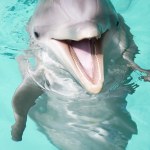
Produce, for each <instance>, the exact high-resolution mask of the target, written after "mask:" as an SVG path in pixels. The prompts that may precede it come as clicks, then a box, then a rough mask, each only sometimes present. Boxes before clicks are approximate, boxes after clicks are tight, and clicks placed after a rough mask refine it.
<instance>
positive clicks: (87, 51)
mask: <svg viewBox="0 0 150 150" xmlns="http://www.w3.org/2000/svg"><path fill="white" fill-rule="evenodd" d="M56 41H57V42H59V43H61V46H62V47H63V49H64V50H65V51H66V53H67V55H68V57H69V59H70V61H71V64H72V68H71V69H72V70H73V72H74V74H75V76H76V77H77V78H78V80H79V81H80V83H81V84H82V86H83V87H84V88H85V89H87V91H88V92H90V93H93V94H96V93H99V92H100V90H101V88H102V85H103V80H104V73H103V53H102V49H101V38H95V37H93V38H91V39H82V40H80V41H73V40H56Z"/></svg>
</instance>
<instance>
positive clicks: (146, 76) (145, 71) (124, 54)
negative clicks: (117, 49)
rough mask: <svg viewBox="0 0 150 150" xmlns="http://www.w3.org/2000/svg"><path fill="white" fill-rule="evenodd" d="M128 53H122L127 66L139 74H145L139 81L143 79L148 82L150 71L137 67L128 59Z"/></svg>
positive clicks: (149, 80)
mask: <svg viewBox="0 0 150 150" xmlns="http://www.w3.org/2000/svg"><path fill="white" fill-rule="evenodd" d="M128 53H129V52H128V51H125V52H124V53H123V58H124V59H125V60H126V61H127V64H128V66H129V67H130V68H131V69H132V70H138V71H140V72H141V73H144V74H146V75H145V76H141V79H143V80H144V81H148V82H150V70H146V69H143V68H141V67H140V66H139V65H137V64H136V63H135V62H134V61H133V60H132V59H130V57H129V54H128Z"/></svg>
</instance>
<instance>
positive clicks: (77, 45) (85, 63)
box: [71, 39, 94, 78]
mask: <svg viewBox="0 0 150 150" xmlns="http://www.w3.org/2000/svg"><path fill="white" fill-rule="evenodd" d="M91 42H92V41H91V40H88V39H84V40H81V41H72V42H71V46H72V49H73V50H74V52H75V54H76V56H77V58H78V61H79V62H80V65H81V66H82V69H83V70H84V72H85V73H86V74H87V75H88V76H89V77H90V78H93V70H94V66H93V58H92V43H91Z"/></svg>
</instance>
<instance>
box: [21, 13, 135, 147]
mask: <svg viewBox="0 0 150 150" xmlns="http://www.w3.org/2000/svg"><path fill="white" fill-rule="evenodd" d="M119 17H120V16H119ZM119 21H120V22H121V23H123V20H122V18H121V17H120V20H119ZM120 26H122V24H121V25H120ZM123 26H124V28H125V29H126V30H127V33H128V34H129V35H130V32H129V28H128V27H127V26H126V25H124V23H123ZM108 35H109V34H108ZM106 37H107V39H109V36H106ZM130 38H131V41H132V36H131V35H130ZM104 40H105V38H104ZM104 46H105V45H104ZM117 46H118V42H117V45H115V48H118V47H117ZM133 46H134V44H133ZM34 48H35V49H34ZM133 48H135V49H136V48H137V47H136V46H134V47H133ZM105 49H106V51H104V69H105V78H104V79H105V80H104V84H103V88H102V90H101V92H100V94H96V95H95V94H89V93H88V92H87V91H86V90H85V89H84V88H82V86H81V85H80V84H79V83H78V82H77V79H74V77H72V75H70V73H69V72H68V71H66V70H65V68H64V66H62V65H61V64H60V63H59V62H57V63H56V62H54V60H55V59H56V57H55V56H53V57H52V56H51V55H50V54H49V53H48V51H49V50H48V48H47V47H46V46H43V45H42V47H40V50H39V51H38V48H36V47H32V49H31V51H30V50H29V51H28V52H27V54H25V55H22V56H23V57H22V56H21V57H20V58H21V59H20V58H19V61H20V62H19V64H20V65H21V68H22V69H23V71H22V72H23V76H25V77H26V76H27V77H28V76H31V79H32V80H31V82H32V81H34V83H35V84H37V85H38V86H40V88H42V90H44V92H45V93H46V94H47V95H42V97H40V98H39V99H38V100H37V101H36V105H35V106H34V107H33V108H32V109H31V111H30V116H31V117H32V118H33V119H34V120H35V121H36V123H37V124H38V125H39V128H40V130H41V131H42V132H43V133H45V134H46V135H47V137H48V138H49V139H50V141H52V142H53V143H54V144H55V145H56V146H57V147H58V148H60V149H73V148H75V149H125V147H126V145H127V141H128V140H129V139H130V138H131V135H132V134H133V133H136V126H135V123H134V122H133V121H132V120H131V118H130V115H129V113H128V112H127V111H126V101H125V98H126V96H127V94H129V93H130V94H131V93H133V92H134V88H135V87H136V85H134V84H128V83H129V82H130V80H131V79H130V78H127V77H128V76H129V74H130V73H131V71H132V70H131V69H130V68H129V67H127V63H126V61H125V60H123V59H122V57H121V56H120V55H119V56H120V57H121V58H120V57H119V58H117V64H116V63H115V61H114V62H113V60H111V59H110V58H112V56H117V55H116V53H115V54H113V52H109V53H108V50H109V49H110V47H109V48H105ZM118 49H119V48H118ZM32 50H37V52H35V53H36V54H37V53H38V52H39V55H40V59H41V60H42V65H43V64H44V66H46V67H48V69H47V68H46V69H47V70H51V71H52V72H49V73H48V74H47V72H46V73H45V74H44V76H42V78H41V72H40V74H38V75H39V76H38V77H36V76H34V71H35V70H36V67H37V66H35V68H34V67H33V69H31V68H32V66H28V65H29V63H28V62H27V61H26V60H28V59H30V58H32V57H33V54H32ZM136 52H137V51H134V53H133V55H132V57H133V56H134V54H136ZM105 53H106V54H105ZM41 54H42V55H41ZM36 56H37V55H36ZM50 56H51V57H50ZM49 57H50V58H49ZM45 58H46V60H45ZM49 60H51V62H50V61H49ZM109 61H111V62H109ZM31 63H32V62H31ZM40 63H41V62H40ZM49 63H50V64H49ZM51 64H52V65H51ZM40 65H41V64H38V67H39V66H40ZM42 69H43V68H42ZM44 69H45V68H44ZM24 70H25V71H24ZM47 70H46V71H47ZM26 71H27V72H26ZM42 71H43V70H42ZM53 73H55V74H54V76H52V75H53ZM49 74H50V75H51V77H53V79H54V80H53V81H57V82H54V83H53V82H50V83H47V80H48V81H51V79H50V78H49V76H48V75H49ZM39 79H40V80H39ZM43 83H44V84H43ZM50 85H51V86H50ZM68 87H69V88H68Z"/></svg>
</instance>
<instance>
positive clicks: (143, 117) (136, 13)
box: [0, 0, 150, 150]
mask: <svg viewBox="0 0 150 150" xmlns="http://www.w3.org/2000/svg"><path fill="white" fill-rule="evenodd" d="M113 2H114V4H115V6H116V9H117V10H118V11H119V12H120V13H121V14H122V15H123V16H124V18H125V20H126V23H127V24H128V25H129V26H130V27H131V32H132V33H133V35H134V40H135V42H136V44H137V45H138V47H139V49H140V55H137V58H136V60H135V61H136V62H137V63H138V64H140V65H141V66H142V67H144V68H147V69H149V68H150V61H149V60H150V52H149V49H150V45H149V43H150V36H149V35H150V27H149V24H150V13H149V8H150V2H148V1H146V0H145V1H142V0H138V1H135V0H132V1H127V0H113ZM35 5H36V1H35V0H5V1H2V2H0V54H1V55H0V77H1V78H0V149H1V150H3V149H4V150H10V149H15V150H27V149H29V150H30V149H31V147H32V149H34V148H35V149H36V150H43V149H44V150H50V149H51V150H56V148H55V147H54V146H53V145H52V144H50V143H49V141H48V140H47V139H46V137H45V136H44V135H43V134H41V133H40V132H38V131H37V127H36V125H35V124H34V123H33V122H32V121H31V120H30V119H29V120H28V124H27V128H26V132H25V133H24V137H23V141H22V142H18V143H16V142H13V141H12V140H11V136H10V129H11V125H12V124H13V123H14V118H13V113H12V107H11V99H12V95H13V93H14V91H15V89H16V87H17V86H18V84H19V83H20V82H21V77H20V73H19V70H18V66H17V63H16V61H15V60H14V58H15V56H16V55H18V54H19V53H20V52H21V50H23V49H26V48H27V45H28V35H27V33H26V31H25V26H26V22H27V21H28V19H29V17H30V16H31V14H32V13H33V11H34V8H35ZM138 76H139V75H138V73H133V77H134V80H135V82H136V83H137V84H139V85H140V86H139V87H138V88H137V89H136V92H135V93H134V94H133V95H129V96H128V98H127V100H128V105H127V109H128V110H129V112H130V114H131V115H132V118H133V120H134V121H135V122H136V124H137V127H138V135H134V136H133V137H132V139H131V140H130V142H129V145H128V147H127V150H150V140H149V139H150V127H149V124H150V109H149V105H150V99H149V97H150V83H144V82H143V81H139V80H138Z"/></svg>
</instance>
